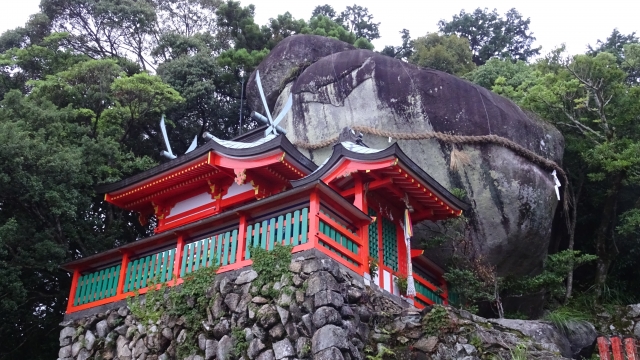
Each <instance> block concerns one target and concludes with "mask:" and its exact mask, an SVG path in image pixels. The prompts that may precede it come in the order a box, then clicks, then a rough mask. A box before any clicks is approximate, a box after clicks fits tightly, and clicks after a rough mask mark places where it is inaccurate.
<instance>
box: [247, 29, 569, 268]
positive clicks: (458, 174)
mask: <svg viewBox="0 0 640 360" xmlns="http://www.w3.org/2000/svg"><path fill="white" fill-rule="evenodd" d="M339 43H340V42H339V41H337V40H333V39H328V38H321V39H318V38H317V37H310V36H305V35H299V36H292V37H289V38H287V39H286V40H285V41H283V42H281V43H280V44H279V45H277V46H276V47H275V48H274V49H273V50H272V51H271V53H270V54H269V55H268V56H267V58H265V60H264V61H263V62H262V64H261V65H260V66H259V67H258V69H259V70H260V76H261V79H262V84H263V86H264V87H265V91H266V93H267V98H268V102H269V107H270V108H271V110H272V113H275V114H277V113H278V112H279V108H281V107H282V106H283V104H284V102H285V101H286V99H287V97H288V96H289V94H292V95H293V100H294V102H293V108H292V111H290V112H289V113H288V114H287V115H286V116H285V118H284V120H282V122H281V123H280V125H281V126H282V127H283V128H284V129H285V130H287V137H288V138H289V140H291V142H292V143H296V142H301V143H306V144H316V143H319V142H321V141H324V140H327V139H331V138H333V137H335V136H336V135H337V134H339V133H340V132H341V130H342V129H343V128H345V127H349V126H356V125H357V126H367V127H371V128H375V129H380V130H386V131H392V132H406V133H421V132H427V131H437V132H444V133H448V134H453V135H489V134H492V135H498V136H501V137H504V138H507V139H509V140H512V141H514V142H516V143H518V144H520V145H521V146H523V147H525V148H526V149H528V150H530V151H532V152H534V153H536V154H538V155H541V156H543V157H546V158H547V159H550V160H553V161H555V162H556V163H560V161H561V159H562V155H563V148H564V139H563V138H562V136H561V134H560V133H559V132H558V130H557V129H555V128H554V127H553V126H551V125H548V124H546V123H544V122H542V121H541V120H539V119H537V118H535V117H534V116H532V115H530V114H527V113H525V112H524V111H522V110H521V109H520V108H519V107H518V106H516V105H515V104H514V103H513V102H511V101H510V100H508V99H506V98H503V97H501V96H499V95H496V94H494V93H492V92H490V91H488V90H486V89H484V88H482V87H479V86H476V85H474V84H471V83H469V82H467V81H465V80H461V79H459V78H457V77H455V76H452V75H449V74H446V73H443V72H440V71H436V70H430V69H424V68H419V67H417V66H414V65H411V64H407V63H405V62H403V61H400V60H397V59H392V58H390V57H386V56H383V55H380V54H377V53H374V52H372V51H368V50H360V49H350V48H349V47H348V46H347V45H346V44H344V45H343V46H342V47H341V46H339ZM301 64H303V65H301ZM287 66H289V67H296V69H297V72H295V73H291V71H289V72H286V71H283V70H282V67H287ZM247 94H248V101H249V104H250V105H251V107H252V108H253V109H254V110H256V111H258V112H261V113H264V110H263V106H262V104H261V100H260V96H259V95H258V92H257V85H256V83H255V73H254V74H252V76H251V77H250V79H249V82H248V84H247ZM392 141H395V140H392ZM364 142H365V143H366V144H367V145H368V146H370V147H372V148H379V149H382V148H385V147H387V146H389V145H390V144H389V139H388V138H383V137H380V136H374V135H367V134H365V137H364ZM399 143H400V146H401V148H402V149H403V151H404V152H405V153H407V155H408V156H409V157H411V158H412V159H413V160H414V161H415V162H416V163H417V164H418V165H419V166H420V167H422V168H423V169H424V170H425V171H426V172H427V173H429V174H430V175H431V176H432V177H433V178H434V179H435V180H437V181H438V182H439V183H440V184H442V185H443V186H444V187H445V188H448V189H452V188H460V189H464V190H465V191H466V193H467V194H468V199H467V201H468V202H469V203H470V204H471V207H472V209H471V210H470V211H469V213H468V215H467V216H468V217H469V218H470V225H471V237H472V238H473V241H474V244H475V246H476V250H477V251H478V253H479V254H481V255H483V256H484V257H485V258H486V259H487V260H488V261H489V262H490V263H491V264H493V265H495V266H497V270H498V272H499V274H500V275H505V274H510V275H525V274H533V273H535V272H536V271H538V270H540V269H541V266H542V260H543V259H544V257H545V256H546V254H547V249H548V245H549V241H550V237H551V227H552V226H551V225H552V222H553V219H554V216H555V213H556V207H557V205H558V200H557V199H556V195H555V189H554V180H553V178H552V176H551V174H550V171H548V170H546V169H543V168H541V167H539V166H538V165H536V164H533V163H531V162H529V161H528V160H525V159H524V158H522V157H520V156H519V155H516V154H515V153H513V152H512V151H511V150H507V149H505V148H503V147H501V146H499V145H466V144H465V145H462V146H459V147H458V150H460V151H463V152H464V153H465V154H467V155H468V157H469V160H470V161H469V163H468V164H467V165H465V166H461V167H458V169H457V170H451V169H450V157H451V151H452V146H451V145H450V144H445V143H440V142H438V141H437V140H433V139H432V140H399ZM301 150H303V152H304V151H306V150H304V149H301ZM306 152H307V155H308V156H309V157H310V158H311V159H312V160H313V161H314V162H316V163H317V164H320V163H322V161H324V159H325V158H326V157H327V156H328V155H329V154H330V152H331V146H327V147H325V148H321V149H317V150H313V151H311V152H309V151H306ZM523 244H526V246H523ZM444 248H445V247H443V249H444ZM431 255H432V256H435V257H437V258H439V259H440V260H443V259H445V258H446V257H447V253H445V252H444V250H440V251H437V250H436V251H432V252H431ZM436 260H438V259H436Z"/></svg>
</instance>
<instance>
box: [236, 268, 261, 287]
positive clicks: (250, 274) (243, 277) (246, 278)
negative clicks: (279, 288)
mask: <svg viewBox="0 0 640 360" xmlns="http://www.w3.org/2000/svg"><path fill="white" fill-rule="evenodd" d="M257 277H258V273H257V272H255V270H246V271H243V272H242V273H240V276H238V278H237V279H236V285H244V284H246V283H250V282H252V281H253V280H255V279H256V278H257Z"/></svg>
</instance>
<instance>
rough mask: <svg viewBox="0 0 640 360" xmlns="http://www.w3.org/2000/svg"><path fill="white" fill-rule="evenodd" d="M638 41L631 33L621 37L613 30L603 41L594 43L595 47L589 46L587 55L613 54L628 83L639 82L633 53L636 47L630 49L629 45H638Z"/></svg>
mask: <svg viewBox="0 0 640 360" xmlns="http://www.w3.org/2000/svg"><path fill="white" fill-rule="evenodd" d="M639 43H640V41H639V39H638V37H637V36H636V33H635V32H633V33H631V34H628V35H623V34H621V33H620V31H618V29H613V31H612V32H611V35H609V37H608V38H607V39H606V40H605V41H601V40H598V41H597V42H596V45H597V47H593V46H591V45H589V51H587V54H588V55H591V56H596V55H597V54H598V53H601V52H608V53H610V54H613V56H615V58H616V63H617V64H618V65H620V66H621V67H622V68H623V69H624V70H626V71H627V73H628V76H627V81H628V82H629V83H638V82H640V71H639V70H638V69H640V66H638V64H637V63H636V62H637V60H638V59H639V57H638V55H637V54H635V53H634V50H635V49H637V47H630V48H629V45H633V44H639Z"/></svg>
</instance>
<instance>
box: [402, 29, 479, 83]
mask: <svg viewBox="0 0 640 360" xmlns="http://www.w3.org/2000/svg"><path fill="white" fill-rule="evenodd" d="M413 47H414V52H413V54H412V55H411V57H410V58H409V62H410V63H413V64H416V65H418V66H422V67H429V68H432V69H436V70H440V71H444V72H447V73H449V74H454V75H458V76H461V75H464V74H466V73H468V72H470V71H472V70H473V69H474V68H475V64H474V63H473V61H472V54H471V50H469V41H468V40H467V39H464V38H459V37H458V36H456V35H438V34H436V33H431V34H427V36H424V37H419V38H417V39H416V40H414V42H413Z"/></svg>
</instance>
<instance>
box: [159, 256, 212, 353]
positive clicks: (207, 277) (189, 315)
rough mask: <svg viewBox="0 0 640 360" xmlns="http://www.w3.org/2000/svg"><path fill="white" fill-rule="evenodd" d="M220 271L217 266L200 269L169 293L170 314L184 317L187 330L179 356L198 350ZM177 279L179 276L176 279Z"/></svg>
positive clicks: (178, 349) (179, 347)
mask: <svg viewBox="0 0 640 360" xmlns="http://www.w3.org/2000/svg"><path fill="white" fill-rule="evenodd" d="M217 271H218V267H217V266H210V267H204V268H200V269H198V270H196V271H194V272H192V273H190V274H189V275H187V276H185V277H183V279H184V282H183V283H182V285H181V286H179V287H176V286H174V288H173V289H172V291H170V292H169V296H168V301H169V308H168V309H167V310H168V312H169V314H171V315H173V316H183V317H184V318H185V327H186V328H187V339H185V341H184V342H183V343H182V344H180V345H179V346H178V348H177V351H178V356H179V357H184V356H188V355H190V354H191V353H192V352H193V350H194V349H195V348H196V345H195V344H197V341H198V340H197V337H196V335H197V331H198V329H200V327H201V326H202V325H201V324H202V321H203V320H204V319H205V316H206V314H207V308H208V307H210V306H211V305H213V301H214V300H215V299H214V298H212V297H210V296H207V293H208V291H209V290H210V288H211V286H212V284H213V282H214V280H215V276H216V272H217ZM175 278H177V276H176V277H175Z"/></svg>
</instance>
